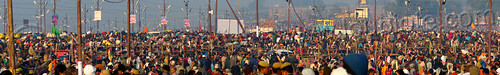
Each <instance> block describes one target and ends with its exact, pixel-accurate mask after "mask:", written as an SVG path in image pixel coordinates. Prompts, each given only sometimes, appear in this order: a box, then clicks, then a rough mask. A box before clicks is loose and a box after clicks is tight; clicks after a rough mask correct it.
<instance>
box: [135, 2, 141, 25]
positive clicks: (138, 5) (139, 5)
mask: <svg viewBox="0 0 500 75" xmlns="http://www.w3.org/2000/svg"><path fill="white" fill-rule="evenodd" d="M140 1H141V0H137V7H138V9H139V10H141V4H140V3H139V2H140ZM135 11H136V12H137V13H138V17H139V18H138V20H139V23H137V32H140V31H141V25H142V22H141V11H137V9H136V10H135Z"/></svg>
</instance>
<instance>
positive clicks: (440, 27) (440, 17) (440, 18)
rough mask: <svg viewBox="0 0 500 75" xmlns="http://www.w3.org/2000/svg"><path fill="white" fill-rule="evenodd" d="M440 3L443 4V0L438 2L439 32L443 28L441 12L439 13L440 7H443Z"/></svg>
mask: <svg viewBox="0 0 500 75" xmlns="http://www.w3.org/2000/svg"><path fill="white" fill-rule="evenodd" d="M442 3H443V0H439V31H442V29H443V27H442V26H443V15H442V13H443V12H441V11H442V7H443V4H442Z"/></svg>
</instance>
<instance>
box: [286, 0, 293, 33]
mask: <svg viewBox="0 0 500 75" xmlns="http://www.w3.org/2000/svg"><path fill="white" fill-rule="evenodd" d="M290 1H292V0H287V2H288V14H287V15H288V20H287V23H286V24H287V28H288V30H290Z"/></svg>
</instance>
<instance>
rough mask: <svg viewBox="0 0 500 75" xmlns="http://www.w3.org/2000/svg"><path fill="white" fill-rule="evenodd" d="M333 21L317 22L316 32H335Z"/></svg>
mask: <svg viewBox="0 0 500 75" xmlns="http://www.w3.org/2000/svg"><path fill="white" fill-rule="evenodd" d="M333 22H334V21H333V20H316V31H323V30H333V27H334V24H333Z"/></svg>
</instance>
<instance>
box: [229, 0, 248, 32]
mask: <svg viewBox="0 0 500 75" xmlns="http://www.w3.org/2000/svg"><path fill="white" fill-rule="evenodd" d="M226 2H227V5H228V6H229V9H231V12H233V15H234V17H235V18H236V21H237V22H238V24H239V26H240V28H241V30H243V33H246V32H245V29H243V26H241V25H242V24H241V22H240V19H238V16H236V13H234V10H233V7H231V4H229V1H228V0H226Z"/></svg>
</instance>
